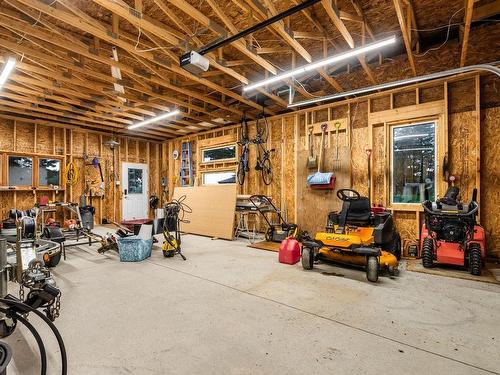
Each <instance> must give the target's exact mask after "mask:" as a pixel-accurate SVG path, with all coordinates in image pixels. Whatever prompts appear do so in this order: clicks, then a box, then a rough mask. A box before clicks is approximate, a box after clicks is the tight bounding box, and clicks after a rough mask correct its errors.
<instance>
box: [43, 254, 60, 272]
mask: <svg viewBox="0 0 500 375" xmlns="http://www.w3.org/2000/svg"><path fill="white" fill-rule="evenodd" d="M60 261H61V252H59V253H57V254H56V255H54V256H53V257H51V258H49V260H48V261H47V262H45V265H46V266H47V267H49V268H52V267H55V266H57V265H58V264H59V262H60Z"/></svg>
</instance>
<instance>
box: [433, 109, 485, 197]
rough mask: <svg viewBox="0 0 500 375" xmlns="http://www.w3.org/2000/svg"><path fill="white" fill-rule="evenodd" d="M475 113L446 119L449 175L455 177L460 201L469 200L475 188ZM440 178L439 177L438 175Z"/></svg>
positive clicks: (464, 113)
mask: <svg viewBox="0 0 500 375" xmlns="http://www.w3.org/2000/svg"><path fill="white" fill-rule="evenodd" d="M475 121H476V120H475V112H474V111H472V112H457V113H452V114H450V115H449V117H448V139H449V141H448V142H449V144H448V147H449V156H450V158H449V166H450V174H451V175H453V176H455V177H456V179H457V180H456V185H457V186H458V187H459V188H460V195H461V197H462V200H464V201H467V200H470V197H471V195H472V190H473V189H474V188H475V187H476V169H477V165H476V164H477V163H476V160H477V156H478V155H477V153H476V144H477V139H476V126H475ZM439 177H440V175H439Z"/></svg>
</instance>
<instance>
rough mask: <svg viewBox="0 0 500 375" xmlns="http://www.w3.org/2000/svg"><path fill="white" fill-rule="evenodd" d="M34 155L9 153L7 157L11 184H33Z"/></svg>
mask: <svg viewBox="0 0 500 375" xmlns="http://www.w3.org/2000/svg"><path fill="white" fill-rule="evenodd" d="M33 159H34V158H33V157H31V156H21V155H9V156H8V157H7V168H8V169H7V178H8V185H9V186H20V187H27V186H30V187H31V186H33Z"/></svg>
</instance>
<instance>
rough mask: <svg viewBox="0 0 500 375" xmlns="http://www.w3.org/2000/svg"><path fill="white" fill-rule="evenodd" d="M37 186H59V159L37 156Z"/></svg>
mask: <svg viewBox="0 0 500 375" xmlns="http://www.w3.org/2000/svg"><path fill="white" fill-rule="evenodd" d="M38 186H43V187H48V186H50V187H53V186H61V160H60V159H52V158H38Z"/></svg>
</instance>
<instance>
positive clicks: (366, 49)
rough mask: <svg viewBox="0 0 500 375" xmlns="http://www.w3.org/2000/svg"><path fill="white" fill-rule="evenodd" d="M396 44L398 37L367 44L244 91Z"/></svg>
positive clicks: (246, 87)
mask: <svg viewBox="0 0 500 375" xmlns="http://www.w3.org/2000/svg"><path fill="white" fill-rule="evenodd" d="M395 42H396V36H394V35H393V36H391V37H390V38H386V39H382V40H380V41H378V42H374V43H370V44H367V45H365V46H363V47H359V48H354V49H352V50H350V51H347V52H344V53H341V54H339V55H335V56H331V57H327V58H326V59H322V60H319V61H316V62H313V63H310V64H307V65H304V66H301V67H300V68H297V69H292V70H290V71H288V72H286V73H282V74H278V75H276V76H274V77H271V78H268V79H265V80H263V81H259V82H255V83H253V84H251V85H248V86H245V87H243V91H250V90H253V89H256V88H258V87H262V86H265V85H268V84H270V83H274V82H278V81H282V80H284V79H286V78H290V77H293V76H297V75H299V74H303V73H306V72H308V71H311V70H314V69H317V68H320V67H322V66H325V65H331V64H334V63H338V62H340V61H343V60H348V59H350V58H352V57H354V56H358V55H362V54H363V53H367V52H370V51H373V50H376V49H379V48H382V47H384V46H387V45H389V44H394V43H395Z"/></svg>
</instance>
